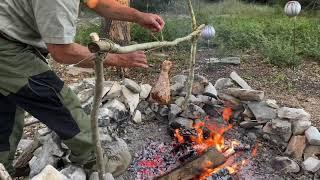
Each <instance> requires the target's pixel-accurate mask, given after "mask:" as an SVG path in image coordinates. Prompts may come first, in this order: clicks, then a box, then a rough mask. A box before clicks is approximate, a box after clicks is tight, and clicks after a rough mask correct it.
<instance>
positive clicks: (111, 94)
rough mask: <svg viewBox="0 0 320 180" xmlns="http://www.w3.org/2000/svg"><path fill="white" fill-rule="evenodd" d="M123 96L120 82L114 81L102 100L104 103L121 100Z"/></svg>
mask: <svg viewBox="0 0 320 180" xmlns="http://www.w3.org/2000/svg"><path fill="white" fill-rule="evenodd" d="M121 95H122V87H121V85H120V83H119V82H117V81H114V82H113V83H112V85H111V87H110V89H109V90H108V92H107V93H106V95H104V97H103V98H102V102H105V101H107V100H110V99H114V98H119V97H120V96H121Z"/></svg>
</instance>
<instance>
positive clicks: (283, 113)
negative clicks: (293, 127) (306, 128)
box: [278, 107, 311, 121]
mask: <svg viewBox="0 0 320 180" xmlns="http://www.w3.org/2000/svg"><path fill="white" fill-rule="evenodd" d="M278 116H279V117H280V118H284V119H290V120H293V121H295V120H306V121H309V120H310V119H311V115H310V114H309V113H307V112H306V111H305V110H303V109H297V108H289V107H282V108H280V109H279V110H278Z"/></svg>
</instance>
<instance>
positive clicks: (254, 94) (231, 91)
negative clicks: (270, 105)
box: [223, 88, 264, 101]
mask: <svg viewBox="0 0 320 180" xmlns="http://www.w3.org/2000/svg"><path fill="white" fill-rule="evenodd" d="M223 92H224V93H226V94H228V95H231V96H233V97H236V98H239V99H240V100H242V101H262V100H263V98H264V92H263V91H258V90H252V89H240V88H228V89H226V90H224V91H223Z"/></svg>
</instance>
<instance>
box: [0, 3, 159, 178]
mask: <svg viewBox="0 0 320 180" xmlns="http://www.w3.org/2000/svg"><path fill="white" fill-rule="evenodd" d="M79 1H80V0H1V2H0V163H2V164H4V165H5V167H6V168H7V169H8V171H10V172H11V173H13V172H14V171H13V168H12V164H11V163H12V160H13V157H14V153H15V151H16V147H17V144H18V142H19V140H20V138H21V135H22V132H23V126H24V113H25V111H27V112H28V113H30V114H31V115H32V116H34V117H36V118H37V119H39V120H40V121H41V122H43V123H44V124H46V125H47V126H48V127H49V128H50V129H52V130H53V131H55V132H56V133H57V134H58V135H59V137H60V138H61V139H62V140H63V142H64V143H65V144H66V145H67V146H68V147H69V148H70V149H71V151H72V156H71V161H72V162H73V163H76V164H85V163H87V162H88V161H90V160H91V161H92V159H93V158H94V157H93V156H94V154H93V149H94V148H93V146H94V145H93V143H92V141H91V130H90V120H89V117H88V115H87V114H85V112H84V111H83V110H82V109H81V105H80V103H79V100H78V98H77V97H76V95H75V94H74V93H73V92H72V91H71V90H70V89H69V88H68V87H67V86H66V85H65V84H64V82H63V81H61V80H60V79H59V78H58V77H57V76H56V74H55V73H54V72H53V71H52V70H50V68H49V67H48V65H47V64H46V62H45V58H44V56H45V55H46V54H47V53H50V54H51V56H52V57H53V59H54V60H55V61H57V62H59V63H62V64H78V63H79V62H80V63H79V66H80V67H91V68H92V67H93V64H94V63H93V58H92V54H91V53H90V52H89V51H88V48H86V47H84V46H81V45H79V44H76V43H74V41H73V40H74V37H75V33H76V19H77V15H78V10H79ZM93 10H94V11H95V12H96V13H98V14H99V15H101V16H103V17H105V18H111V19H115V20H123V21H130V22H135V23H138V24H140V25H141V26H143V27H145V28H148V29H150V30H152V31H160V30H161V29H162V28H163V26H164V22H163V20H162V19H161V18H160V17H159V16H157V15H154V14H149V13H142V12H139V11H137V10H135V9H132V8H128V7H125V6H122V5H120V4H118V3H116V2H115V1H114V0H99V1H98V2H97V4H95V6H94V7H93ZM105 65H106V66H119V67H144V68H145V67H148V65H147V60H146V56H145V54H144V53H143V52H141V51H139V52H134V53H129V54H122V55H117V54H108V56H107V57H106V60H105Z"/></svg>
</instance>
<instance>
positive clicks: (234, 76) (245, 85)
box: [230, 71, 252, 89]
mask: <svg viewBox="0 0 320 180" xmlns="http://www.w3.org/2000/svg"><path fill="white" fill-rule="evenodd" d="M230 78H231V79H232V80H233V81H235V82H236V83H237V84H238V85H239V86H240V87H242V88H243V89H252V88H251V87H250V86H249V85H248V83H247V82H246V81H245V80H243V79H242V78H241V77H240V76H239V75H238V74H237V73H236V72H235V71H233V72H232V73H231V74H230Z"/></svg>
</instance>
